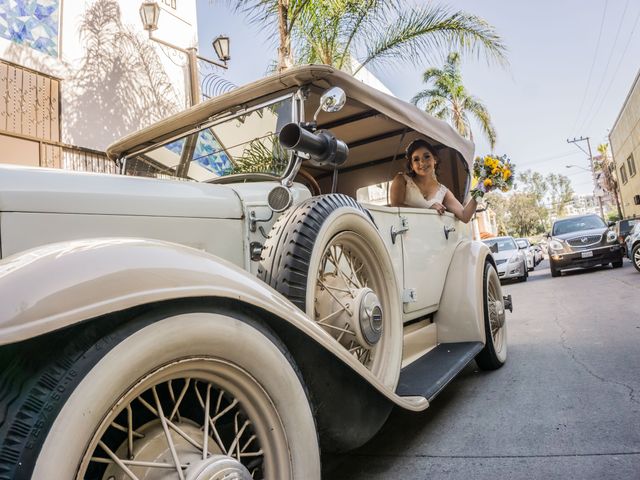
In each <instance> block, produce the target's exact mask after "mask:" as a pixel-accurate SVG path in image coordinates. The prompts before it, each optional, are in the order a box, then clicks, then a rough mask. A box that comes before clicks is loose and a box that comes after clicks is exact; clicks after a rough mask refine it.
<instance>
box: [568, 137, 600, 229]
mask: <svg viewBox="0 0 640 480" xmlns="http://www.w3.org/2000/svg"><path fill="white" fill-rule="evenodd" d="M585 141H586V142H587V148H588V149H589V152H586V151H585V150H584V149H583V148H582V147H581V146H580V145H578V142H585ZM567 143H573V144H575V146H576V147H578V148H579V149H580V150H582V151H583V152H584V153H586V154H587V155H589V166H590V167H591V179H592V180H593V196H594V197H595V196H596V189H597V188H598V184H597V183H596V171H595V169H594V168H593V155H592V154H591V142H590V141H589V137H580V138H575V137H573V140H569V139H568V138H567ZM598 205H599V207H600V216H601V217H602V218H603V219H604V211H603V210H602V197H601V196H598Z"/></svg>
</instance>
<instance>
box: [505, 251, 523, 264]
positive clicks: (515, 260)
mask: <svg viewBox="0 0 640 480" xmlns="http://www.w3.org/2000/svg"><path fill="white" fill-rule="evenodd" d="M519 261H520V255H518V253H517V252H516V253H514V254H513V255H511V258H510V259H509V261H508V262H507V263H518V262H519Z"/></svg>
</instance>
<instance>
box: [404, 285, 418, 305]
mask: <svg viewBox="0 0 640 480" xmlns="http://www.w3.org/2000/svg"><path fill="white" fill-rule="evenodd" d="M417 301H418V294H417V293H416V289H415V288H405V289H404V290H403V291H402V303H415V302H417Z"/></svg>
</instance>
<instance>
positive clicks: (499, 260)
mask: <svg viewBox="0 0 640 480" xmlns="http://www.w3.org/2000/svg"><path fill="white" fill-rule="evenodd" d="M483 242H484V243H485V244H486V245H487V246H488V247H489V249H490V250H491V253H492V255H493V258H494V260H495V261H496V266H497V268H498V277H499V278H500V279H501V280H504V279H508V278H517V279H519V280H520V281H521V282H526V281H527V278H529V269H528V268H527V258H526V256H525V254H524V253H523V252H524V251H523V250H522V249H520V248H518V245H517V244H516V241H515V240H514V238H513V237H496V238H488V239H486V240H483Z"/></svg>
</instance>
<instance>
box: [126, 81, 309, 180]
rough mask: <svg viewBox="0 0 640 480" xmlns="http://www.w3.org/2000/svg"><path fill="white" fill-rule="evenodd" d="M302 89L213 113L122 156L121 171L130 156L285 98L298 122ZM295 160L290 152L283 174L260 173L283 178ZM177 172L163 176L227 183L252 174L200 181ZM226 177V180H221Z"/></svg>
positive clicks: (278, 178)
mask: <svg viewBox="0 0 640 480" xmlns="http://www.w3.org/2000/svg"><path fill="white" fill-rule="evenodd" d="M299 92H300V89H297V90H295V91H293V92H288V93H286V94H284V95H279V96H276V97H273V98H270V99H268V100H265V101H262V102H259V103H256V104H254V105H252V106H250V107H244V108H239V109H238V110H232V109H228V110H227V111H225V112H221V113H220V114H218V115H213V116H212V117H210V118H209V119H208V120H207V121H206V122H203V123H200V124H198V125H196V126H194V127H193V128H192V129H190V130H187V131H185V132H182V133H180V134H176V135H172V136H171V137H168V138H166V139H164V140H162V141H160V142H156V143H153V144H151V145H149V146H147V147H145V148H143V149H140V150H135V151H133V152H131V153H129V154H127V155H126V156H125V157H123V158H122V160H121V161H122V164H121V167H120V169H121V173H124V172H125V171H126V168H127V160H129V159H130V158H135V157H137V156H139V155H144V154H145V153H147V152H150V151H153V150H156V149H159V148H162V147H164V146H165V145H169V144H171V143H173V142H175V141H177V140H181V139H183V138H188V137H189V136H190V135H194V134H198V133H199V132H202V131H203V130H206V129H208V128H211V127H215V126H216V125H220V124H222V123H225V122H229V121H231V120H233V119H235V118H238V117H241V116H243V115H248V114H250V113H252V112H255V111H256V110H260V109H263V108H266V107H269V106H271V105H274V104H276V103H278V102H282V101H284V100H287V99H290V100H291V119H290V120H291V122H296V123H297V122H298V121H300V120H299V119H300V112H301V111H302V112H304V103H303V102H304V98H303V97H302V96H301V95H300V93H299ZM293 161H294V155H292V154H290V155H289V162H288V165H287V168H286V169H284V172H283V174H282V175H270V174H267V173H262V174H260V175H261V176H262V177H263V178H264V177H265V176H268V177H272V178H273V179H274V180H280V179H282V178H285V177H286V173H287V172H288V171H289V170H290V168H291V163H292V162H293ZM174 172H175V173H174V174H173V175H167V176H166V177H163V178H171V179H177V180H187V181H193V182H197V183H216V182H218V181H220V182H221V183H227V182H229V179H231V178H233V177H236V178H237V177H243V178H245V179H246V177H247V175H251V174H247V173H235V174H231V175H223V176H220V177H216V178H212V179H208V180H206V181H199V180H195V179H193V178H189V177H188V176H186V177H180V176H178V175H177V166H176V167H175V171H174ZM221 179H224V180H221Z"/></svg>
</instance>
